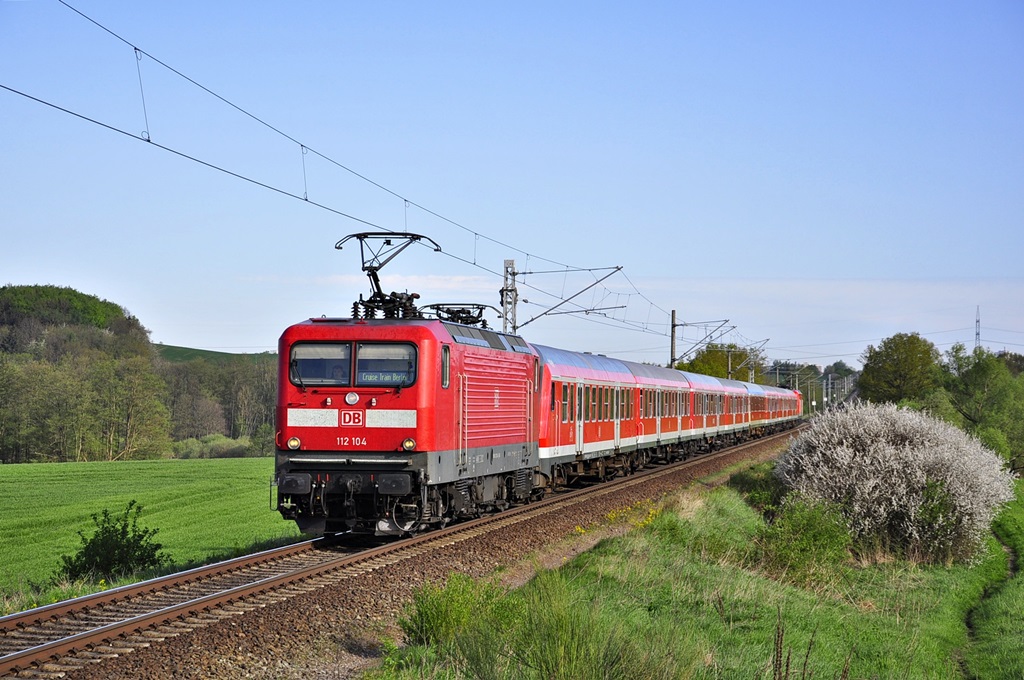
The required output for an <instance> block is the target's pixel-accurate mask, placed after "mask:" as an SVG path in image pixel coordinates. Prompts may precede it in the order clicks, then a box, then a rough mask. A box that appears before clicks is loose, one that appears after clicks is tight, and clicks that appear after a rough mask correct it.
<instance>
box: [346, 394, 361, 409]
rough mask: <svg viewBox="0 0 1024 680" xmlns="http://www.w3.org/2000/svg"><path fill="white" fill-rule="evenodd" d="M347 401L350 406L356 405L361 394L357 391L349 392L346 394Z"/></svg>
mask: <svg viewBox="0 0 1024 680" xmlns="http://www.w3.org/2000/svg"><path fill="white" fill-rule="evenodd" d="M345 403H346V404H348V405H349V406H355V405H356V404H357V403H359V395H358V394H356V393H355V392H349V393H348V394H346V395H345Z"/></svg>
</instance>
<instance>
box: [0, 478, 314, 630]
mask: <svg viewBox="0 0 1024 680" xmlns="http://www.w3.org/2000/svg"><path fill="white" fill-rule="evenodd" d="M273 473H274V460H273V458H233V459H199V460H153V461H133V462H123V463H120V462H114V463H109V462H102V463H53V464H43V463H40V464H30V465H0V498H2V499H3V512H2V513H0V546H3V553H2V557H0V594H2V595H3V596H4V600H5V601H7V600H9V599H11V596H12V595H13V594H17V593H23V592H25V591H26V590H28V589H29V586H30V585H31V584H39V585H43V584H46V583H47V582H48V581H49V579H50V577H51V576H52V575H53V573H54V571H55V570H56V569H57V567H58V566H59V565H60V555H62V554H73V553H74V552H76V551H77V550H78V548H79V547H80V546H81V539H80V538H79V536H78V533H77V532H78V531H84V532H85V535H86V536H90V535H91V534H92V532H93V530H94V529H95V525H94V523H93V521H92V517H91V516H92V515H94V514H99V513H101V512H102V511H103V510H104V509H108V510H110V512H111V514H112V515H120V513H122V512H123V511H124V509H125V506H126V505H127V504H128V502H129V501H130V500H133V499H134V500H136V501H138V503H139V504H140V505H141V506H142V515H141V516H140V519H139V525H140V526H143V527H148V528H151V529H154V528H155V529H158V530H159V533H158V534H157V535H156V537H155V539H154V540H155V541H156V542H158V543H162V544H163V548H164V551H165V552H166V553H167V554H168V555H169V556H170V558H171V560H172V562H173V563H174V564H175V565H178V566H183V565H189V564H194V563H197V562H203V561H208V560H210V559H212V558H216V557H219V556H227V555H232V554H236V553H238V552H240V551H243V550H246V549H248V548H249V547H250V546H253V545H254V544H260V543H267V542H273V541H276V540H279V539H283V538H294V537H297V536H298V535H299V533H298V530H297V529H296V528H295V525H294V523H291V522H285V521H284V520H283V519H281V516H280V515H279V514H278V513H277V512H275V511H273V510H271V509H270V479H271V477H272V476H273ZM17 601H18V600H17V599H16V598H15V604H13V605H9V606H8V607H7V609H9V608H10V606H17ZM0 611H3V610H0Z"/></svg>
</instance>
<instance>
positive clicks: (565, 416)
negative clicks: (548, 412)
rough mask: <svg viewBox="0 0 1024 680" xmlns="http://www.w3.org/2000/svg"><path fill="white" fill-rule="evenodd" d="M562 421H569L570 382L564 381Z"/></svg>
mask: <svg viewBox="0 0 1024 680" xmlns="http://www.w3.org/2000/svg"><path fill="white" fill-rule="evenodd" d="M562 422H563V423H567V422H569V384H568V383H562Z"/></svg>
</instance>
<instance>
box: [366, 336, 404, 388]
mask: <svg viewBox="0 0 1024 680" xmlns="http://www.w3.org/2000/svg"><path fill="white" fill-rule="evenodd" d="M414 382H416V347H415V346H413V345H408V344H405V343H383V342H360V343H358V344H357V345H356V381H355V383H356V387H408V386H409V385H412V384H413V383H414Z"/></svg>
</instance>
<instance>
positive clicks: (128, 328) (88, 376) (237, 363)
mask: <svg viewBox="0 0 1024 680" xmlns="http://www.w3.org/2000/svg"><path fill="white" fill-rule="evenodd" d="M275 371H276V357H275V356H274V355H272V354H269V353H266V354H258V355H252V354H249V355H239V354H228V353H224V352H211V351H207V350H198V349H190V348H186V347H174V346H165V345H153V344H152V343H151V342H150V341H149V331H148V330H146V328H145V326H143V324H142V322H141V320H139V319H137V318H136V317H134V316H133V315H131V314H130V313H129V312H128V311H127V310H126V309H125V308H124V307H122V306H121V305H118V304H117V303H115V302H111V301H108V300H102V299H100V298H98V297H96V296H93V295H88V294H86V293H82V292H79V291H76V290H74V289H71V288H60V287H57V286H45V285H43V286H4V287H2V288H0V462H4V463H24V462H66V461H89V460H129V459H137V458H154V457H174V456H176V455H186V456H195V455H219V454H217V453H214V452H212V451H213V449H214V447H211V446H205V445H204V446H197V445H196V444H195V443H194V442H193V440H199V439H203V438H206V437H208V436H211V435H216V436H219V437H221V438H225V437H227V438H230V439H232V440H235V442H234V444H235V445H234V446H232V447H220V448H219V449H217V450H224V449H225V448H230V450H231V451H232V453H231V455H240V454H239V452H242V453H244V452H246V451H248V450H250V448H249V447H250V441H249V440H250V437H252V436H253V435H255V434H257V433H259V435H260V437H259V439H260V442H261V444H260V445H259V446H258V447H256V449H255V451H256V452H258V453H259V454H266V453H267V446H265V442H266V440H267V437H268V431H269V433H270V437H271V439H272V434H273V432H272V430H273V414H274V397H275V392H276V384H275V375H276V373H275ZM188 442H193V443H191V444H188V445H187V446H179V444H182V443H188ZM224 455H227V454H224Z"/></svg>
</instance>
